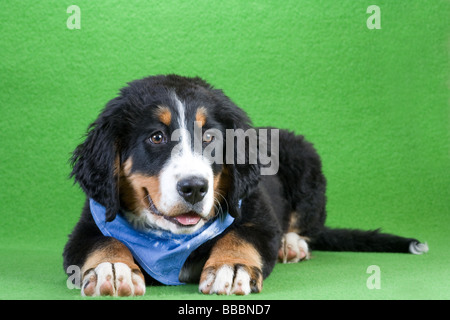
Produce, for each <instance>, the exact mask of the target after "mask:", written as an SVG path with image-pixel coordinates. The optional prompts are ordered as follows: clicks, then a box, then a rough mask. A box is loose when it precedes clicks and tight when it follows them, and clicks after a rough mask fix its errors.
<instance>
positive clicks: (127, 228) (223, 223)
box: [89, 199, 234, 285]
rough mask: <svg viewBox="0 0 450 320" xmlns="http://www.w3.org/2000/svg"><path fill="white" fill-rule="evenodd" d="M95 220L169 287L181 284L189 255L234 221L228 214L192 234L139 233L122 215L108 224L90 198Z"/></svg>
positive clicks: (99, 207)
mask: <svg viewBox="0 0 450 320" xmlns="http://www.w3.org/2000/svg"><path fill="white" fill-rule="evenodd" d="M89 201H90V202H89V204H90V207H91V213H92V217H93V218H94V221H95V223H96V224H97V226H98V228H99V229H100V231H101V232H102V233H103V235H105V236H107V237H113V238H116V239H117V240H120V241H121V242H122V243H123V244H124V245H126V246H127V248H128V249H129V250H130V251H131V253H132V254H133V257H134V258H135V259H136V261H137V262H138V263H139V265H140V266H141V267H142V268H143V269H144V270H145V271H146V272H147V273H148V274H149V275H150V276H151V277H152V278H154V279H155V280H158V281H159V282H161V283H164V284H167V285H180V284H184V283H183V282H180V281H179V279H178V276H179V274H180V271H181V268H182V267H183V265H184V263H185V261H186V259H187V258H188V257H189V255H190V254H191V253H192V252H193V251H194V250H195V249H197V248H198V247H199V246H201V245H202V244H203V243H205V242H206V241H208V240H211V239H213V238H215V237H216V236H218V235H219V234H221V233H222V232H223V231H225V229H226V228H228V227H229V226H230V225H231V224H232V223H233V221H234V218H233V217H232V216H230V214H229V213H227V215H226V217H225V219H219V218H216V219H213V220H212V221H208V222H207V223H206V224H205V225H204V226H203V227H201V228H200V229H199V230H197V231H196V232H194V233H191V234H173V233H171V232H169V231H161V230H151V231H145V232H143V231H139V230H136V229H135V228H133V226H132V225H131V224H130V223H128V221H127V220H126V219H125V218H124V217H123V216H121V215H117V216H116V218H115V219H114V220H113V221H111V222H106V221H105V211H106V210H105V207H103V206H102V205H101V204H99V203H97V202H95V201H94V200H93V199H89Z"/></svg>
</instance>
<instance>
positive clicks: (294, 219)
mask: <svg viewBox="0 0 450 320" xmlns="http://www.w3.org/2000/svg"><path fill="white" fill-rule="evenodd" d="M300 231H301V230H300V226H299V223H298V213H297V212H295V211H292V212H291V217H290V218H289V228H288V231H287V232H295V233H297V234H300Z"/></svg>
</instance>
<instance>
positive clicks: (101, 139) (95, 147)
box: [70, 98, 121, 221]
mask: <svg viewBox="0 0 450 320" xmlns="http://www.w3.org/2000/svg"><path fill="white" fill-rule="evenodd" d="M120 104H121V100H120V98H116V99H113V100H111V101H110V102H109V103H108V104H107V105H106V107H105V109H104V110H103V112H102V113H101V114H100V116H99V117H98V118H97V120H95V121H94V122H93V123H92V124H91V125H90V126H89V129H88V133H87V136H86V139H85V141H84V142H83V143H82V144H80V145H79V146H78V147H77V148H76V149H75V151H74V152H73V154H72V158H71V164H72V168H73V169H72V173H71V175H70V177H74V178H75V182H78V184H79V185H80V186H81V188H82V189H83V191H84V192H85V193H86V195H87V196H88V197H90V198H92V199H94V200H95V201H97V202H98V203H100V204H102V205H103V206H104V207H105V208H106V221H112V220H114V218H115V217H116V213H117V212H118V210H119V209H120V201H119V195H118V186H117V177H116V174H117V171H118V170H117V169H118V168H116V166H117V165H118V163H117V158H118V155H119V153H118V152H119V151H118V150H117V148H118V144H117V141H116V139H117V132H118V130H119V128H118V127H117V126H116V125H115V124H114V122H115V119H117V114H116V113H117V110H118V109H119V107H120Z"/></svg>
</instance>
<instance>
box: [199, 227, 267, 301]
mask: <svg viewBox="0 0 450 320" xmlns="http://www.w3.org/2000/svg"><path fill="white" fill-rule="evenodd" d="M261 270H262V260H261V256H260V254H259V253H258V251H257V250H256V248H255V247H254V246H253V245H252V244H251V243H249V242H247V241H245V240H244V239H242V237H241V236H239V234H238V233H237V232H235V231H231V232H229V233H228V234H226V235H225V236H224V237H223V238H221V239H220V240H219V241H217V243H216V244H215V245H214V247H213V248H212V250H211V255H210V257H209V259H208V260H207V261H206V264H205V266H204V267H203V271H202V274H201V277H200V286H199V290H200V292H202V293H205V294H214V293H217V294H227V295H228V294H237V295H247V294H249V293H251V292H260V291H261V289H262V283H263V274H262V271H261Z"/></svg>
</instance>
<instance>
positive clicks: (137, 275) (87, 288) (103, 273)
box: [81, 262, 145, 297]
mask: <svg viewBox="0 0 450 320" xmlns="http://www.w3.org/2000/svg"><path fill="white" fill-rule="evenodd" d="M144 293H145V281H144V278H143V275H142V273H141V272H140V271H139V270H131V269H130V267H129V266H128V265H126V264H125V263H121V262H117V263H110V262H103V263H100V264H99V265H98V266H97V267H95V268H94V269H90V270H88V271H87V272H86V273H85V276H84V277H83V283H82V286H81V294H82V295H83V296H92V297H95V296H120V297H126V296H142V295H144Z"/></svg>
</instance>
